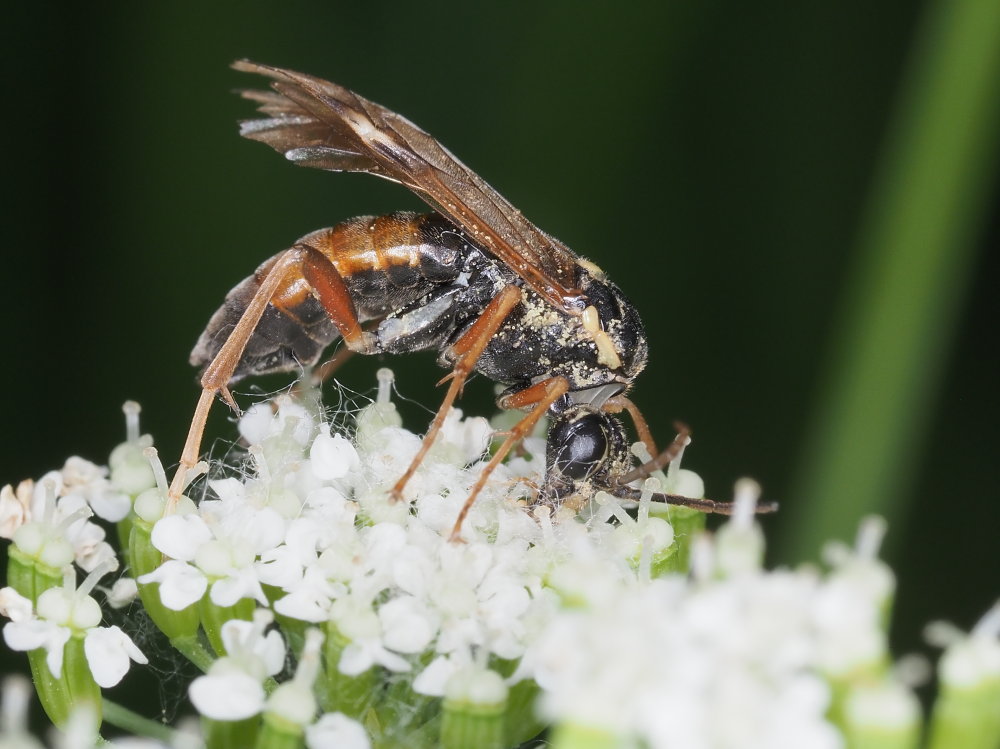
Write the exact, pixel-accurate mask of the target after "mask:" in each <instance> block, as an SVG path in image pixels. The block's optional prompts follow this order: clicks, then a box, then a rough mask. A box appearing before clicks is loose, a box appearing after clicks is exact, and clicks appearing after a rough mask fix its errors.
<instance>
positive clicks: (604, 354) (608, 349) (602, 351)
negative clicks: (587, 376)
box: [594, 330, 622, 369]
mask: <svg viewBox="0 0 1000 749" xmlns="http://www.w3.org/2000/svg"><path fill="white" fill-rule="evenodd" d="M594 343H595V344H597V363H598V364H603V365H604V366H606V367H610V368H611V369H618V368H619V367H621V365H622V360H621V358H620V357H619V356H618V352H617V351H616V350H615V344H614V343H612V342H611V336H609V335H608V334H607V333H605V332H604V331H603V330H599V331H597V332H596V333H594Z"/></svg>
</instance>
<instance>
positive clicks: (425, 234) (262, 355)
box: [190, 213, 466, 381]
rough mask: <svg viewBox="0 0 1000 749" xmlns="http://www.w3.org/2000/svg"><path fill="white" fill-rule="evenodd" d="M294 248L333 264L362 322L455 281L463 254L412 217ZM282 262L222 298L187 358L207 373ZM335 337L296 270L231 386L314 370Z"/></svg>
mask: <svg viewBox="0 0 1000 749" xmlns="http://www.w3.org/2000/svg"><path fill="white" fill-rule="evenodd" d="M296 245H297V246H303V245H305V246H309V247H312V248H314V249H316V250H318V251H319V252H321V253H322V254H323V255H324V256H325V257H326V258H327V259H329V260H330V262H331V263H332V264H333V266H334V268H336V270H337V272H338V273H339V274H340V276H341V278H342V279H343V280H344V283H345V285H346V286H347V289H348V293H349V296H350V297H351V301H352V302H353V305H354V308H355V313H356V315H357V318H358V320H359V321H361V322H364V321H366V320H373V319H381V318H383V317H385V316H386V315H388V314H391V313H392V312H393V311H394V310H398V309H401V308H403V307H405V306H407V305H409V304H412V303H413V302H415V301H416V300H418V299H420V298H421V297H422V296H424V295H425V294H427V293H428V292H429V291H431V290H433V289H434V288H435V287H436V286H439V285H440V284H443V283H448V282H450V281H453V280H455V279H456V278H457V277H458V275H459V273H460V272H461V269H462V255H463V252H464V248H465V246H466V245H465V240H464V238H463V237H462V236H461V234H460V233H459V232H458V231H457V230H456V229H455V228H454V227H453V226H452V225H451V224H450V223H449V222H448V221H447V220H445V219H443V218H442V217H441V216H438V215H437V214H416V213H390V214H387V215H385V216H377V217H373V216H359V217H356V218H353V219H349V220H347V221H344V222H342V223H340V224H337V225H336V226H333V227H330V228H328V229H320V230H318V231H314V232H312V233H310V234H307V235H306V236H304V237H302V238H301V239H299V240H298V241H297V242H296ZM279 255H280V253H279ZM279 255H275V256H274V257H272V258H270V259H269V260H267V261H266V262H264V263H263V264H261V265H260V267H258V268H257V270H256V271H255V272H254V273H253V275H251V276H248V277H247V278H245V279H244V280H243V281H242V282H241V283H240V284H238V285H237V286H236V287H235V288H234V289H233V290H232V291H230V292H229V294H227V295H226V300H225V302H224V303H223V305H222V307H220V308H219V309H218V311H216V313H215V314H214V315H213V316H212V318H211V320H209V323H208V326H207V327H206V328H205V332H204V333H202V335H201V337H200V338H199V339H198V343H197V344H196V345H195V348H194V350H193V351H192V352H191V358H190V360H191V363H192V364H193V365H195V366H198V367H204V366H206V365H207V364H208V363H209V362H211V361H212V359H213V358H215V355H216V354H217V353H218V351H219V349H220V348H221V346H222V344H223V343H224V342H225V340H226V338H227V337H228V336H229V334H230V332H231V331H232V329H233V328H234V327H235V326H236V323H237V322H238V321H239V319H240V317H241V316H242V315H243V313H244V311H245V310H246V308H247V305H248V304H249V303H250V300H251V299H252V298H253V296H254V294H255V293H256V291H257V289H259V288H260V284H261V282H262V281H263V279H264V278H265V276H266V275H267V273H268V271H269V270H270V269H271V267H272V265H273V264H274V262H275V260H277V258H278V257H279ZM338 337H339V333H338V331H337V327H336V326H335V325H334V323H333V322H332V321H331V320H330V318H329V316H328V315H327V312H326V310H325V309H323V307H322V306H321V305H320V303H319V302H318V301H317V300H316V298H315V297H314V296H313V293H312V289H311V287H310V286H309V283H308V282H307V281H306V279H305V277H304V276H303V273H302V270H301V269H300V268H298V267H296V268H295V269H293V270H292V271H290V272H289V273H288V275H287V276H286V277H285V279H284V280H283V281H282V283H281V284H280V285H279V287H278V289H277V291H276V292H275V294H274V295H273V296H272V298H271V302H270V304H268V307H267V310H266V311H265V312H264V315H263V317H262V318H261V320H260V322H259V323H258V325H257V327H256V329H255V330H254V333H253V335H252V336H251V338H250V340H249V342H248V343H247V347H246V350H245V351H244V353H243V356H242V357H241V359H240V362H239V365H238V366H237V367H236V370H235V372H234V373H233V378H232V380H231V381H235V380H238V379H241V378H243V377H246V376H248V375H255V374H265V373H268V372H284V371H293V370H296V369H299V368H301V367H302V366H306V365H311V364H314V363H315V362H316V360H317V359H318V358H319V356H320V354H322V352H323V350H324V349H325V348H326V347H327V346H329V345H330V344H331V343H332V342H333V341H334V340H336V338H338Z"/></svg>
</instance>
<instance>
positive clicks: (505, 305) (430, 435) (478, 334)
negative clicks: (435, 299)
mask: <svg viewBox="0 0 1000 749" xmlns="http://www.w3.org/2000/svg"><path fill="white" fill-rule="evenodd" d="M520 301H521V290H520V289H519V288H518V287H516V286H507V287H506V288H504V290H503V291H501V292H500V293H499V294H497V296H495V297H494V298H493V299H492V300H491V301H490V303H489V304H487V305H486V308H485V309H484V310H483V311H482V313H481V314H480V315H479V317H478V318H477V319H476V321H475V322H474V323H473V324H472V327H470V328H469V329H468V330H467V331H466V332H465V333H464V334H463V335H462V337H461V338H459V339H458V340H457V341H455V343H454V344H452V346H451V350H450V352H449V353H450V354H452V355H453V356H454V357H455V365H454V368H453V369H452V371H451V372H450V373H449V374H447V375H445V377H443V378H442V379H441V382H439V383H438V384H439V385H440V384H443V383H445V382H448V381H449V380H450V381H451V382H450V384H449V385H448V392H447V393H445V396H444V400H443V401H442V403H441V407H440V408H439V409H438V412H437V414H435V416H434V421H432V422H431V425H430V427H428V429H427V434H425V435H424V441H423V443H422V444H421V445H420V450H419V451H418V452H417V454H416V456H414V458H413V460H412V461H411V462H410V467H409V468H407V469H406V473H404V474H403V475H402V476H401V477H400V479H399V481H397V482H396V485H395V486H394V487H393V488H392V492H391V493H390V496H391V497H392V499H393V501H396V502H398V501H400V500H401V499H402V498H403V489H404V488H405V487H406V483H407V482H408V481H409V480H410V478H412V476H413V474H414V473H415V472H416V470H417V467H418V466H419V465H420V462H421V461H422V460H423V459H424V457H425V456H426V455H427V451H428V450H430V449H431V445H433V444H434V438H435V437H437V434H438V432H440V431H441V426H442V425H443V424H444V420H445V417H446V416H447V415H448V411H449V409H450V408H451V406H452V404H453V403H454V402H455V399H456V398H457V397H458V396H459V395H460V394H461V392H462V388H463V387H464V386H465V380H466V378H467V377H468V376H469V373H470V372H472V369H473V367H475V366H476V361H478V359H479V357H480V355H481V354H482V353H483V349H485V348H486V345H487V344H488V343H489V342H490V339H491V338H492V337H493V335H494V334H495V333H496V332H497V330H499V329H500V326H501V325H503V322H504V320H506V319H507V315H509V314H510V311H511V310H512V309H514V307H516V306H517V305H518V303H520Z"/></svg>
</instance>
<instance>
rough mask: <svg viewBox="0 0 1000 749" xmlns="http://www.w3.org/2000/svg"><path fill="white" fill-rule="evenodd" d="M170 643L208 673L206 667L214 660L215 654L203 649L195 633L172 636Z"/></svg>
mask: <svg viewBox="0 0 1000 749" xmlns="http://www.w3.org/2000/svg"><path fill="white" fill-rule="evenodd" d="M170 644H171V645H173V646H174V648H176V649H177V651H178V652H179V653H180V654H181V655H183V656H184V657H185V658H187V659H188V660H189V661H191V662H192V663H193V664H194V665H196V666H197V667H198V668H200V669H201V670H202V671H204V672H205V673H208V669H209V668H210V667H211V665H212V664H213V663H214V662H215V656H214V655H212V654H211V653H210V652H208V650H206V649H205V646H204V645H202V644H201V640H199V639H198V636H197V635H189V636H185V637H172V638H171V639H170Z"/></svg>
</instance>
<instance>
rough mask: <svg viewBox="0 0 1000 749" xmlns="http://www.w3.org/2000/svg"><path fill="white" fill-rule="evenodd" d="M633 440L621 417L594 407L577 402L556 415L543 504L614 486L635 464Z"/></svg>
mask: <svg viewBox="0 0 1000 749" xmlns="http://www.w3.org/2000/svg"><path fill="white" fill-rule="evenodd" d="M628 448H629V443H628V440H627V438H626V436H625V430H624V428H623V427H622V424H621V422H620V421H618V419H616V418H615V417H614V416H612V415H611V414H609V413H607V412H606V411H600V410H598V409H596V408H594V407H592V406H588V405H579V404H574V405H570V406H569V407H568V408H567V409H566V410H565V411H563V412H562V413H560V414H559V415H558V416H556V417H555V419H554V421H553V422H552V425H551V426H550V427H549V436H548V446H547V448H546V452H545V465H546V475H545V485H544V486H543V487H542V491H541V495H540V496H539V503H540V504H550V505H557V504H561V503H562V502H563V501H565V500H567V499H569V498H570V497H571V496H573V495H579V496H580V497H581V498H582V499H584V500H585V499H589V498H590V496H591V495H593V493H594V492H596V491H598V490H600V489H611V488H612V487H614V486H615V485H616V483H617V477H619V476H622V475H624V473H625V472H626V471H627V470H628V468H629V466H630V465H631V462H632V461H631V457H630V455H629V449H628Z"/></svg>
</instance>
